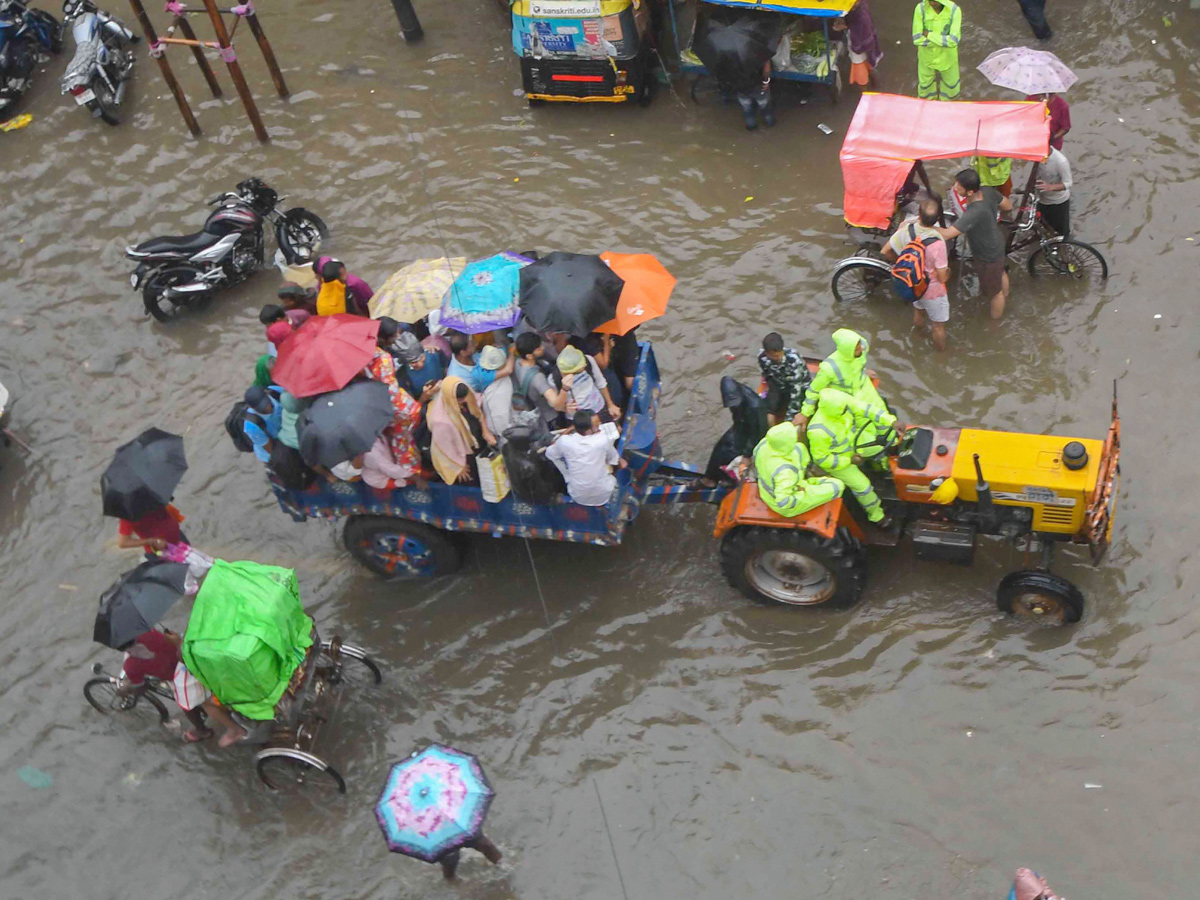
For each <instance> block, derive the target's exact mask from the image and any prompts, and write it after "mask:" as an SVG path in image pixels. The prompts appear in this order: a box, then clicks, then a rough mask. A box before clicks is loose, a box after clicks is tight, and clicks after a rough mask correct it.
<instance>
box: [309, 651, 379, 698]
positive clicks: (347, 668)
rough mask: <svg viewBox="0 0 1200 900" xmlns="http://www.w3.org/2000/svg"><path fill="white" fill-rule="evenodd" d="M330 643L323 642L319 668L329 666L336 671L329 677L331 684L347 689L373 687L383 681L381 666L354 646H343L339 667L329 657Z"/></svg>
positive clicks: (339, 656) (339, 657) (339, 655)
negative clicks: (343, 686)
mask: <svg viewBox="0 0 1200 900" xmlns="http://www.w3.org/2000/svg"><path fill="white" fill-rule="evenodd" d="M329 646H330V642H329V641H321V659H320V660H319V661H318V663H317V664H318V666H322V665H328V666H330V667H331V668H333V669H334V671H333V672H332V673H331V675H330V677H329V683H330V684H337V685H345V686H346V687H353V688H361V687H373V686H374V685H377V684H379V683H380V682H382V681H383V672H382V670H380V668H379V665H378V664H377V663H376V662H375V660H373V659H371V657H369V656H367V654H366V652H365V651H364V650H363V649H362V648H360V647H355V646H354V645H353V644H342V649H341V652H340V653H339V654H338V662H337V666H336V667H334V666H333V660H332V659H331V658H330V656H329Z"/></svg>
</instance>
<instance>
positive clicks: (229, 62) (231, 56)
mask: <svg viewBox="0 0 1200 900" xmlns="http://www.w3.org/2000/svg"><path fill="white" fill-rule="evenodd" d="M204 6H205V8H207V9H208V17H209V19H211V20H212V25H213V31H215V32H216V33H217V43H218V44H220V45H221V58H222V59H223V60H225V65H226V67H227V68H228V69H229V77H230V78H232V79H233V86H234V87H235V88H237V92H238V96H239V97H241V98H242V106H244V107H245V108H246V116H247V118H249V119H250V124H251V125H252V126H254V134H255V135H256V136H257V137H258V139H259V141H260V142H262V143H264V144H265V143H267V142H269V141H270V140H271V136H270V135H269V134H267V126H265V125H264V124H263V120H262V116H260V115H259V114H258V107H257V106H256V105H255V103H254V95H253V94H251V93H250V85H248V84H246V76H245V75H243V74H242V67H241V65H240V64H239V63H238V61H237V54H236V53H235V52H234V50H233V46H232V45H231V44H230V43H229V32H228V31H227V30H226V29H225V20H224V19H222V18H221V11H220V10H219V9H218V8H217V2H216V0H204Z"/></svg>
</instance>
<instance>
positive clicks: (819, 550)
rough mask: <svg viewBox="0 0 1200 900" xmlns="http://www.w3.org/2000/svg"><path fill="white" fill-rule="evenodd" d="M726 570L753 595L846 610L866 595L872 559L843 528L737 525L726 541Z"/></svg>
mask: <svg viewBox="0 0 1200 900" xmlns="http://www.w3.org/2000/svg"><path fill="white" fill-rule="evenodd" d="M721 571H722V572H723V573H724V575H725V578H726V579H727V580H728V581H729V583H730V584H731V585H732V586H733V587H735V588H737V589H738V590H739V591H741V592H742V593H743V594H745V595H746V596H747V597H749V598H750V599H752V600H761V601H766V602H768V603H782V604H784V605H787V606H824V607H832V608H837V609H845V608H847V607H850V606H853V605H854V604H855V603H857V602H858V600H859V598H860V597H861V596H862V592H863V587H864V586H865V585H866V582H867V560H866V556H865V554H864V553H863V550H862V546H861V545H860V544H859V543H858V541H856V540H855V539H854V538H853V537H851V536H850V535H849V534H847V533H846V532H844V531H839V532H838V533H837V534H835V535H834V536H833V537H832V538H826V537H823V536H821V535H819V534H814V533H813V532H810V531H801V530H798V529H790V528H736V529H734V530H733V531H731V532H729V534H727V535H725V538H724V539H723V540H722V541H721Z"/></svg>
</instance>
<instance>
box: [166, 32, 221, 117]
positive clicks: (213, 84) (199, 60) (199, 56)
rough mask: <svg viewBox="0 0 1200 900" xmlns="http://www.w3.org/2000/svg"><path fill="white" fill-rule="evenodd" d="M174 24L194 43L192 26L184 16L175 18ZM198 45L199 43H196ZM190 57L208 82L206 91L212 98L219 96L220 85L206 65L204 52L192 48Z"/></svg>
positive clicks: (214, 73)
mask: <svg viewBox="0 0 1200 900" xmlns="http://www.w3.org/2000/svg"><path fill="white" fill-rule="evenodd" d="M175 24H176V25H178V26H179V30H180V31H181V32H183V36H184V37H185V38H187V39H188V40H189V41H196V40H197V39H196V32H194V31H192V25H191V23H190V22H188V20H187V16H186V14H184V15H177V16H175ZM197 43H199V41H197ZM192 55H193V56H194V57H195V58H196V65H198V66H199V67H200V71H201V73H202V74H203V75H204V80H205V81H207V82H208V89H209V90H210V91H212V95H213V96H214V97H220V96H221V85H220V83H219V82H218V81H217V73H216V72H214V71H213V70H212V66H210V65H209V64H208V57H206V56H205V55H204V50H203V49H202V48H201V47H199V46H196V47H193V48H192Z"/></svg>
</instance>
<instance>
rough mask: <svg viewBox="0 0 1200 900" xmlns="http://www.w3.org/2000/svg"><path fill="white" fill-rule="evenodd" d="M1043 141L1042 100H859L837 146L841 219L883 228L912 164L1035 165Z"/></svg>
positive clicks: (1046, 129) (1046, 130) (1046, 138)
mask: <svg viewBox="0 0 1200 900" xmlns="http://www.w3.org/2000/svg"><path fill="white" fill-rule="evenodd" d="M1049 143H1050V121H1049V113H1047V111H1046V104H1045V103H1043V102H1041V101H1038V102H1035V103H1029V102H1025V101H1020V102H1012V103H1010V102H996V103H968V102H962V103H959V102H949V103H948V102H946V101H944V100H918V99H916V98H915V97H901V96H899V95H897V94H863V95H862V99H861V100H860V101H859V103H858V109H857V110H856V111H855V113H854V119H853V121H851V122H850V128H849V130H848V131H847V132H846V141H845V143H844V144H842V153H841V160H842V179H843V180H844V181H845V183H846V195H845V202H844V204H843V206H844V207H845V212H844V215H845V217H846V221H847V222H849V223H850V224H851V225H857V226H859V227H860V228H886V227H887V226H888V223H889V222H890V220H891V217H892V212H893V209H894V207H895V205H896V192H897V191H899V190H900V188H901V186H902V185H903V184H904V181H905V179H906V178H907V177H908V173H909V170H911V169H912V166H913V163H914V162H916V161H917V160H918V159H958V158H961V157H967V156H974V155H976V154H978V155H981V156H1007V157H1011V158H1014V159H1035V160H1041V159H1043V158H1045V156H1046V153H1047V150H1048V148H1049Z"/></svg>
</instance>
